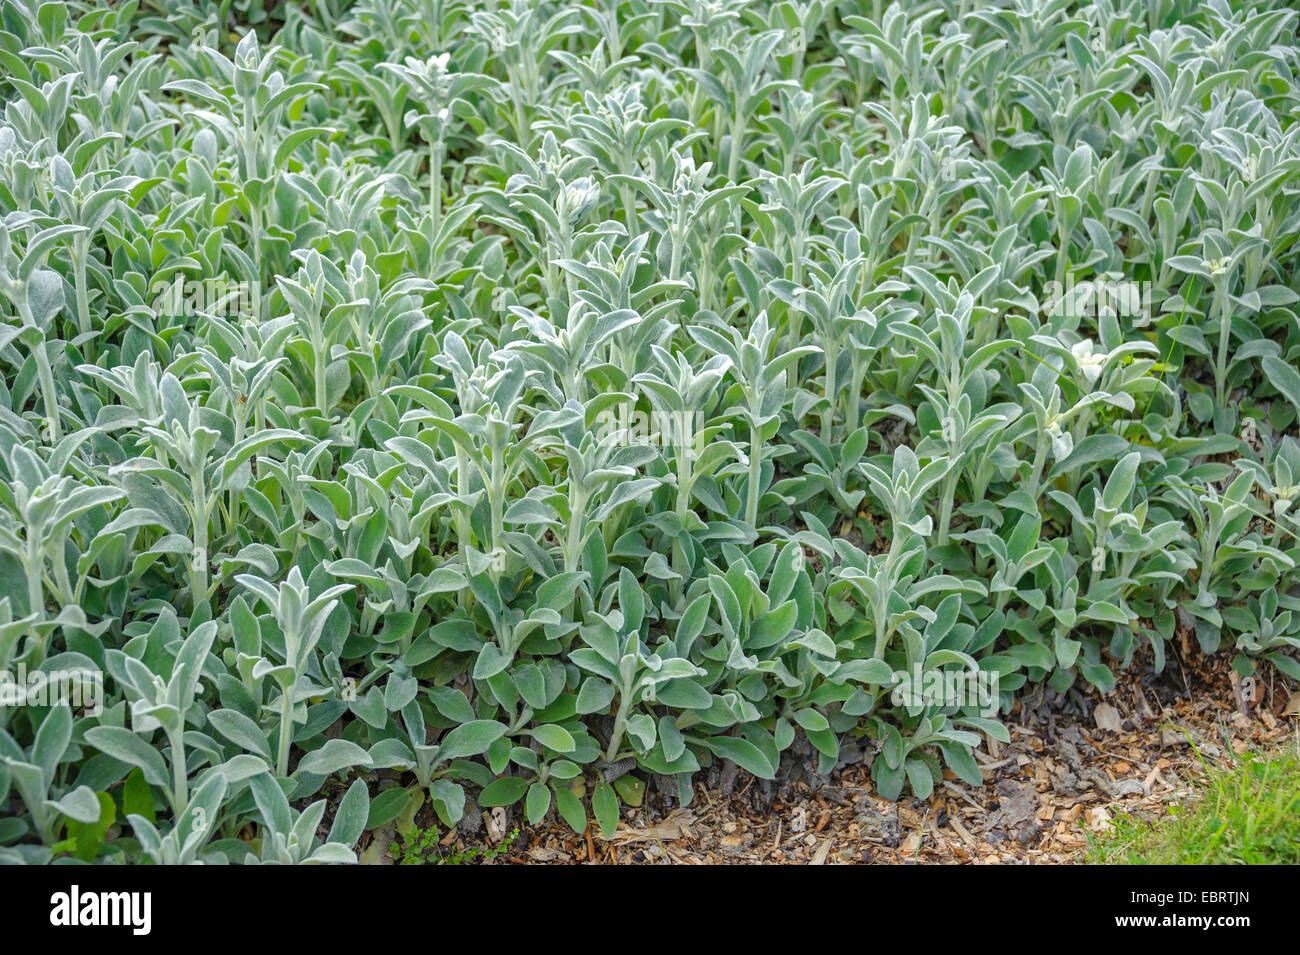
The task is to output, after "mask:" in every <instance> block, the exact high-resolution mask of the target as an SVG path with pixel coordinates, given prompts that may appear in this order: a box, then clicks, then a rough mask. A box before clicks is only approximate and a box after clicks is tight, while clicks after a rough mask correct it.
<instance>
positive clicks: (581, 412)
mask: <svg viewBox="0 0 1300 955" xmlns="http://www.w3.org/2000/svg"><path fill="white" fill-rule="evenodd" d="M162 6H166V7H167V9H168V16H167V17H160V16H157V15H156V13H157V10H156V9H154V8H156V7H157V8H161V7H162ZM271 6H272V5H268V4H261V3H246V2H242V0H241V2H240V3H236V4H234V5H233V6H232V4H230V3H229V2H225V3H209V2H206V0H204V2H200V3H194V4H188V5H187V4H170V5H167V4H162V5H159V4H153V5H149V4H145V5H143V6H141V5H138V4H131V3H119V4H112V3H103V2H99V0H96V2H89V3H83V4H78V5H73V6H69V5H63V4H48V3H47V4H32V3H29V2H21V3H20V2H11V3H8V4H4V5H0V21H2V22H3V28H2V29H0V59H2V60H3V62H4V64H5V67H6V69H5V72H4V75H3V77H0V99H2V100H3V101H4V104H5V105H4V110H3V115H0V369H3V374H4V377H3V384H2V386H0V670H2V671H6V672H9V673H18V672H24V671H25V672H27V673H28V674H32V673H42V674H47V675H53V674H56V673H62V672H64V671H67V672H68V673H69V674H72V673H76V674H82V675H85V674H91V675H93V674H95V673H96V672H97V673H98V674H99V678H100V681H101V684H102V687H103V689H104V691H105V696H106V698H105V699H104V701H103V702H104V705H103V707H102V709H98V708H97V709H98V711H97V712H95V711H88V712H82V711H81V710H80V709H76V710H74V711H72V713H71V714H69V713H68V711H67V709H66V708H63V707H59V706H57V705H55V706H52V707H51V706H43V705H35V704H34V703H32V702H31V701H32V700H35V699H36V696H35V691H34V690H32V689H31V688H30V687H25V686H22V685H21V684H20V682H19V681H17V680H15V681H13V682H12V683H0V693H5V694H9V695H11V696H12V697H13V698H14V699H21V700H22V701H23V705H14V706H8V705H6V706H0V806H3V807H5V808H4V809H3V810H0V860H3V861H29V862H51V861H54V862H61V861H65V860H66V861H72V860H76V861H79V862H110V861H112V862H137V861H151V862H154V863H158V864H170V863H181V862H184V863H199V862H204V863H217V862H233V863H252V862H268V863H304V862H350V861H353V860H354V859H355V858H356V856H355V854H354V852H355V847H356V845H357V844H358V842H359V841H360V839H361V835H362V833H363V832H365V831H367V830H371V829H378V828H385V827H387V826H389V825H392V826H393V827H394V828H395V829H396V830H397V831H398V832H399V833H401V834H406V833H413V832H415V830H416V829H417V828H419V825H423V824H424V822H425V821H426V820H425V817H424V816H421V815H420V814H421V813H423V812H426V811H427V808H426V807H429V808H431V809H432V811H433V813H434V814H436V815H437V817H438V819H439V824H440V828H441V827H443V826H446V827H452V826H455V827H459V826H461V825H462V822H463V821H464V820H465V819H466V818H467V817H468V816H470V815H471V814H473V818H477V814H479V813H480V812H482V811H484V810H498V809H500V810H504V811H506V812H507V814H510V813H514V814H515V815H516V818H515V819H514V822H517V823H518V824H519V825H521V826H523V825H528V826H534V825H542V824H543V823H544V821H545V819H546V818H547V817H548V816H552V815H555V816H558V818H559V819H560V820H562V821H563V822H565V823H567V824H568V825H569V826H571V827H573V828H574V829H575V831H578V832H583V831H590V832H591V833H592V836H593V838H599V837H605V838H608V837H611V836H613V835H614V834H615V833H616V831H617V829H618V827H619V826H620V825H621V824H622V815H623V814H622V807H626V806H636V805H644V804H645V801H646V800H657V799H659V798H660V794H659V792H658V791H657V790H658V789H662V788H663V786H664V784H665V783H666V784H667V789H668V793H667V795H669V796H671V797H672V798H674V799H676V800H678V801H680V802H683V803H685V802H689V801H690V800H691V799H692V798H694V795H695V786H696V784H697V783H698V782H699V781H700V779H701V778H702V774H701V772H700V771H701V770H705V769H711V768H712V767H714V766H716V765H718V764H719V763H720V762H722V763H725V762H728V761H729V762H730V763H731V764H733V765H735V766H737V767H739V768H740V769H741V770H743V771H745V772H749V773H752V774H755V775H757V776H761V777H764V778H773V777H775V776H776V775H777V774H778V773H779V772H780V771H781V765H780V764H781V763H782V761H788V760H793V759H800V758H805V757H804V756H802V755H800V754H807V753H814V754H815V756H813V757H812V759H813V760H814V761H815V764H816V767H815V768H816V769H818V770H819V771H823V772H829V771H833V767H834V766H835V765H836V764H837V763H838V762H839V761H840V756H841V746H842V744H845V743H850V742H851V743H852V745H853V746H854V747H859V746H865V747H866V748H867V753H866V758H868V759H869V760H870V765H871V774H872V779H873V785H874V787H875V790H876V791H877V792H878V793H880V794H882V795H885V796H888V797H890V798H898V797H902V796H903V795H904V793H905V792H906V791H909V790H910V792H911V794H912V795H914V796H916V797H918V798H921V799H926V798H930V797H931V796H932V794H933V793H934V791H935V788H936V786H937V785H938V784H939V781H940V780H941V779H942V780H943V781H944V782H945V783H948V784H952V785H970V786H978V785H980V783H981V778H982V774H981V770H980V765H981V763H982V762H983V761H982V760H980V759H977V757H976V752H977V750H978V749H979V748H980V747H981V746H982V745H985V743H986V741H988V740H999V739H1003V738H1005V735H1006V731H1005V729H1004V728H1003V727H1002V726H1001V725H1000V723H999V720H998V717H997V712H1000V711H1001V710H1002V709H1003V708H1006V707H1010V706H1012V705H1013V703H1014V696H1015V694H1016V693H1017V692H1020V691H1021V690H1022V689H1024V688H1029V690H1030V691H1031V692H1046V693H1049V694H1051V696H1049V698H1050V699H1056V698H1057V697H1056V695H1058V694H1066V693H1068V692H1071V691H1072V689H1074V688H1076V687H1077V688H1079V689H1081V690H1083V691H1084V692H1091V691H1092V689H1096V690H1099V691H1101V692H1106V691H1108V690H1110V689H1111V688H1112V687H1113V686H1115V685H1116V684H1117V682H1118V680H1119V679H1120V678H1121V677H1120V671H1122V670H1123V669H1124V668H1126V667H1132V666H1135V665H1136V666H1146V665H1151V666H1153V667H1154V668H1155V669H1156V670H1161V669H1163V667H1164V665H1165V662H1166V660H1167V658H1168V656H1169V654H1170V653H1171V652H1172V651H1171V649H1170V647H1171V644H1174V642H1175V641H1178V640H1180V639H1182V636H1183V635H1186V634H1187V633H1188V632H1191V633H1192V634H1194V635H1195V637H1196V638H1197V640H1198V642H1199V644H1200V646H1201V648H1202V649H1203V650H1204V651H1205V652H1206V653H1213V652H1228V653H1231V654H1233V657H1232V661H1231V662H1232V665H1233V667H1234V669H1235V671H1236V672H1237V673H1238V674H1240V675H1242V676H1243V677H1244V676H1248V675H1256V676H1259V677H1261V678H1262V677H1264V676H1268V677H1269V679H1270V686H1271V687H1273V692H1283V691H1284V690H1285V681H1286V680H1289V679H1295V678H1297V677H1300V668H1298V667H1297V666H1296V664H1295V654H1296V648H1297V642H1296V641H1297V627H1296V612H1297V609H1298V608H1297V607H1296V606H1295V604H1296V595H1295V591H1296V587H1297V584H1298V583H1300V577H1298V576H1297V569H1296V562H1297V561H1300V540H1298V539H1297V534H1300V523H1297V521H1298V520H1300V517H1298V514H1300V510H1298V509H1300V505H1297V501H1300V490H1297V488H1298V487H1300V452H1297V445H1296V442H1295V440H1294V434H1295V427H1296V422H1297V420H1298V416H1300V375H1297V373H1296V371H1295V368H1294V366H1295V365H1296V358H1297V355H1300V339H1298V338H1297V332H1296V325H1295V306H1296V304H1297V302H1300V293H1298V292H1297V288H1296V282H1295V280H1294V273H1295V269H1296V264H1297V255H1298V254H1300V246H1297V244H1296V242H1295V236H1296V233H1297V227H1298V224H1300V220H1298V219H1297V214H1296V211H1295V206H1296V203H1295V194H1296V191H1297V183H1298V182H1300V165H1298V164H1297V163H1296V161H1295V159H1294V157H1295V154H1296V145H1297V143H1298V142H1300V125H1297V123H1296V120H1295V115H1294V113H1295V110H1294V109H1292V108H1291V107H1292V106H1293V105H1294V102H1295V99H1296V94H1295V86H1296V83H1295V78H1294V76H1293V75H1292V71H1291V70H1290V69H1289V64H1290V61H1291V60H1292V59H1294V58H1293V57H1292V56H1291V54H1292V53H1293V52H1294V48H1295V47H1296V42H1295V37H1296V29H1297V25H1298V24H1300V20H1298V18H1297V15H1296V13H1295V11H1293V10H1291V9H1289V7H1288V6H1287V5H1286V4H1282V3H1278V2H1275V0H1261V2H1258V3H1255V4H1247V5H1237V6H1238V7H1241V9H1236V8H1230V6H1231V5H1228V4H1225V3H1222V2H1218V0H1216V2H1214V3H1206V4H1170V3H1151V4H1146V5H1144V6H1143V7H1142V8H1141V9H1140V10H1137V11H1136V14H1135V12H1134V9H1133V5H1132V4H1129V5H1127V6H1126V5H1123V4H1120V5H1114V6H1115V9H1111V6H1108V5H1100V6H1097V5H1093V6H1090V7H1087V8H1086V9H1085V8H1080V9H1077V10H1074V9H1072V8H1071V7H1070V6H1069V5H1063V4H1061V3H1046V4H1020V5H1018V6H1005V7H997V8H986V7H984V6H981V5H973V6H972V5H970V4H967V5H966V6H967V7H969V8H970V9H964V10H963V11H961V14H962V15H961V16H960V17H958V16H956V11H955V10H954V9H950V7H951V6H952V5H949V4H942V3H936V2H933V0H921V2H918V3H914V4H910V5H909V4H899V3H895V4H885V3H873V4H870V5H868V6H867V8H864V9H861V10H849V9H847V8H846V7H845V6H843V5H841V6H840V7H838V8H837V7H836V6H835V5H834V4H828V3H825V2H821V0H799V2H787V0H734V2H733V0H728V2H705V0H661V2H654V3H632V4H623V5H608V4H606V5H600V6H599V8H597V7H594V6H588V7H572V8H570V7H565V6H563V5H556V4H546V3H540V2H537V0H512V2H511V3H508V4H495V5H488V6H486V7H483V8H481V9H478V8H475V7H474V5H473V4H468V3H464V2H461V0H442V2H429V3H423V4H420V3H415V4H412V3H407V2H405V0H402V2H393V0H367V2H364V3H346V2H344V0H322V2H320V3H312V4H307V5H304V4H299V3H294V2H288V3H282V4H279V5H277V6H276V7H275V10H272V9H271ZM227 8H230V9H227ZM232 12H233V13H238V14H239V15H238V16H234V17H233V18H231V17H228V16H227V14H230V13H232ZM228 27H233V28H234V29H235V30H236V33H235V34H230V33H229V32H228V31H227V28H228ZM1175 645H1176V644H1175ZM900 674H906V675H907V676H908V679H907V680H904V679H903V678H902V676H900ZM918 677H919V678H921V679H923V680H933V681H935V683H936V684H937V683H939V682H944V683H945V685H946V684H947V681H949V680H958V679H959V678H960V679H962V680H978V681H980V685H981V686H983V687H984V688H985V689H986V690H987V689H990V688H991V695H987V696H986V697H985V698H983V700H984V702H983V703H982V704H980V705H978V706H976V705H974V704H972V703H971V702H970V700H969V699H957V698H954V695H953V694H952V693H947V692H946V691H945V692H944V693H938V694H937V695H936V694H928V693H921V694H920V695H919V696H918V695H917V694H916V693H914V692H913V690H915V689H916V688H915V687H913V686H912V680H914V679H916V678H918ZM1279 680H1280V681H1282V682H1281V683H1278V681H1279ZM1085 684H1086V685H1085ZM9 698H10V696H6V699H9ZM29 698H30V699H29ZM801 737H802V740H803V741H806V742H807V744H808V746H804V745H803V743H802V742H799V741H800V738H801ZM954 775H955V777H956V779H953V778H952V777H953V776H954ZM652 777H657V780H656V781H657V783H658V786H657V787H655V789H656V791H650V788H649V786H648V784H649V783H650V781H651V778H652ZM704 778H707V777H704ZM593 819H594V821H595V826H594V827H592V828H591V829H590V830H588V826H589V823H590V822H591V821H592V820H593ZM327 820H332V823H330V824H329V825H326V821H327ZM404 838H405V835H404ZM412 838H417V837H414V836H413V837H412ZM438 838H440V839H441V838H444V836H443V835H441V834H440V835H439V837H438ZM385 844H386V842H385V840H384V839H383V838H378V839H376V840H374V841H373V842H371V843H370V848H369V849H368V850H366V852H365V853H363V855H364V857H365V859H366V861H379V860H378V857H379V856H381V855H382V853H383V850H382V846H384V845H385Z"/></svg>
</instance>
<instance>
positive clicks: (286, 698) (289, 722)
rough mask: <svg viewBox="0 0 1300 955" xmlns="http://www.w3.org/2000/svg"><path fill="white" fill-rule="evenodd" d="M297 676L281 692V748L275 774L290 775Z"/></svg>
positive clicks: (276, 761) (277, 754)
mask: <svg viewBox="0 0 1300 955" xmlns="http://www.w3.org/2000/svg"><path fill="white" fill-rule="evenodd" d="M297 682H298V681H297V679H296V678H295V679H294V681H293V683H291V684H289V686H288V687H282V688H281V692H280V748H279V752H278V753H276V758H275V774H276V775H277V776H288V775H289V747H290V745H291V744H292V743H293V688H294V686H295V685H297Z"/></svg>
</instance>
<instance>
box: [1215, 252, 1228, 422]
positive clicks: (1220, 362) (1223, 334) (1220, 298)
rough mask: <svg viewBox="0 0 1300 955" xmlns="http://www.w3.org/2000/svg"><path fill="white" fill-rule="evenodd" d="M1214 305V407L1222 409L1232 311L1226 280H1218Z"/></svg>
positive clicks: (1225, 392) (1224, 396)
mask: <svg viewBox="0 0 1300 955" xmlns="http://www.w3.org/2000/svg"><path fill="white" fill-rule="evenodd" d="M1214 297H1215V303H1216V304H1217V305H1218V306H1219V353H1218V357H1217V358H1216V359H1215V363H1214V395H1215V398H1216V399H1217V401H1216V405H1217V407H1219V408H1222V407H1224V400H1225V398H1226V394H1227V377H1228V342H1229V341H1230V340H1231V338H1232V309H1231V308H1230V302H1229V299H1228V282H1227V278H1226V277H1225V278H1224V279H1222V280H1220V282H1219V284H1218V287H1217V288H1216V289H1215V290H1214Z"/></svg>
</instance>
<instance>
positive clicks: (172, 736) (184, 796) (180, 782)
mask: <svg viewBox="0 0 1300 955" xmlns="http://www.w3.org/2000/svg"><path fill="white" fill-rule="evenodd" d="M181 719H182V720H184V717H183V716H182V717H181ZM167 736H168V742H170V743H171V747H172V802H173V803H174V804H175V805H173V806H172V812H173V813H174V815H175V816H176V818H178V819H179V818H180V814H181V813H183V812H184V811H185V807H186V806H188V805H189V802H190V787H189V770H188V768H187V767H186V765H185V726H184V723H182V725H181V728H180V730H179V731H178V732H176V733H168V734H167Z"/></svg>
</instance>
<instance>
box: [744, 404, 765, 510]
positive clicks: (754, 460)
mask: <svg viewBox="0 0 1300 955" xmlns="http://www.w3.org/2000/svg"><path fill="white" fill-rule="evenodd" d="M762 479H763V433H762V429H761V428H760V427H759V424H758V415H757V414H754V413H751V415H750V419H749V494H748V496H747V497H746V499H745V523H747V524H748V525H749V526H750V527H753V528H757V527H758V498H759V495H760V492H761V488H760V487H759V482H760V481H761V480H762Z"/></svg>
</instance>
